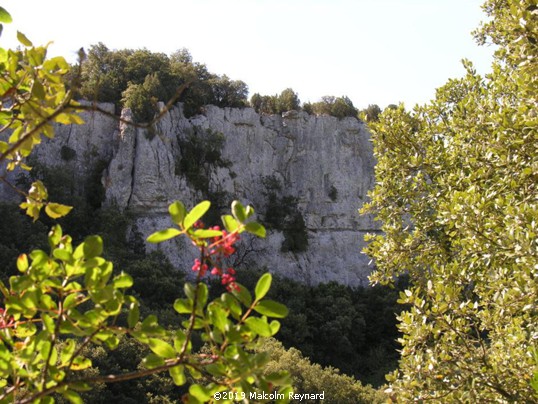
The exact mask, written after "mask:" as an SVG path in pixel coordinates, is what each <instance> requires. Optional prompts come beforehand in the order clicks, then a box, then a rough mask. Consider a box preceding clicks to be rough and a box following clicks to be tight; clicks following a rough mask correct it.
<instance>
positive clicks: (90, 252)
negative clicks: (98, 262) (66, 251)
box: [82, 236, 103, 259]
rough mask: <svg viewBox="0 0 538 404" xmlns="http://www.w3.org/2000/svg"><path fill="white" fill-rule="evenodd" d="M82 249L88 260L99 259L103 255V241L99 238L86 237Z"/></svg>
mask: <svg viewBox="0 0 538 404" xmlns="http://www.w3.org/2000/svg"><path fill="white" fill-rule="evenodd" d="M82 248H83V251H84V257H85V258H86V259H90V258H93V257H98V256H100V255H101V254H102V253H103V239H102V238H101V237H99V236H89V237H86V240H84V243H83V247H82Z"/></svg>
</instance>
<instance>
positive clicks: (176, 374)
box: [168, 365, 187, 386]
mask: <svg viewBox="0 0 538 404" xmlns="http://www.w3.org/2000/svg"><path fill="white" fill-rule="evenodd" d="M168 371H169V372H170V376H172V380H173V381H174V384H175V385H176V386H183V385H184V384H185V382H186V381H187V378H186V377H185V368H184V367H183V366H182V365H179V366H174V367H173V368H170V369H168Z"/></svg>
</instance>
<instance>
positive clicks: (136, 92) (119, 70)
mask: <svg viewBox="0 0 538 404" xmlns="http://www.w3.org/2000/svg"><path fill="white" fill-rule="evenodd" d="M80 84H81V85H80V90H79V93H78V95H79V96H80V97H82V98H85V99H88V100H96V101H103V102H112V103H114V104H116V106H117V107H118V108H120V107H127V108H131V110H132V111H133V114H134V116H135V118H136V119H137V121H139V122H148V121H150V120H151V119H152V118H153V116H154V115H155V112H156V103H157V101H165V102H166V101H168V100H170V99H174V97H176V98H175V99H176V101H181V102H183V103H184V110H185V113H186V114H187V115H189V116H190V115H193V114H196V113H199V112H200V108H201V107H202V106H203V105H207V104H213V105H217V106H220V107H243V106H246V105H247V95H248V87H247V85H246V84H245V83H244V82H242V81H240V80H231V79H230V78H229V77H228V76H226V75H223V76H219V75H216V74H214V73H211V72H209V71H208V70H207V67H206V66H205V65H204V64H201V63H198V62H193V59H192V56H191V54H190V53H189V51H188V50H187V49H179V50H178V51H176V52H174V53H173V54H172V55H170V56H167V55H166V54H164V53H154V52H151V51H149V50H147V49H137V50H133V49H121V50H110V49H108V48H107V47H106V45H104V44H103V43H98V44H97V45H93V46H92V47H91V48H90V50H89V51H88V55H87V58H86V60H85V61H84V63H83V64H82V74H81V77H80ZM186 84H188V87H187V88H186V89H185V90H184V91H183V92H182V93H181V94H179V95H178V94H177V90H178V88H180V87H181V85H186ZM178 96H179V98H177V97H178Z"/></svg>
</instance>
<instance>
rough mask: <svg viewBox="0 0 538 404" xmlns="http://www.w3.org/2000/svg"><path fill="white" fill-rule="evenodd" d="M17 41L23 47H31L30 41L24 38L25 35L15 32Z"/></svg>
mask: <svg viewBox="0 0 538 404" xmlns="http://www.w3.org/2000/svg"><path fill="white" fill-rule="evenodd" d="M17 40H18V41H19V42H20V43H21V44H23V45H24V46H33V44H32V41H30V40H29V39H28V38H26V35H24V34H23V33H22V32H20V31H17Z"/></svg>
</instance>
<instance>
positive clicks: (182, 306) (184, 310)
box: [174, 299, 192, 314]
mask: <svg viewBox="0 0 538 404" xmlns="http://www.w3.org/2000/svg"><path fill="white" fill-rule="evenodd" d="M174 310H175V311H177V312H178V313H179V314H190V313H192V300H190V299H176V301H175V302H174Z"/></svg>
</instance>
